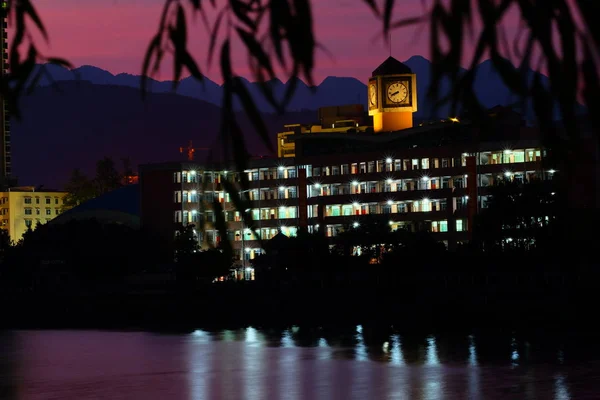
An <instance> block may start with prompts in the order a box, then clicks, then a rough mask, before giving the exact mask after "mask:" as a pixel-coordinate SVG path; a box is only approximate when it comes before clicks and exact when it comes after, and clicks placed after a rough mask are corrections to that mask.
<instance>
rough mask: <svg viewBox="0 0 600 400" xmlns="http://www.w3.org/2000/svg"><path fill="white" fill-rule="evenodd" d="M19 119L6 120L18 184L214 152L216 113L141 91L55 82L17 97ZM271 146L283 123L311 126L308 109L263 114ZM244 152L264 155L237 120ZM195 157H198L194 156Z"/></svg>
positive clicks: (59, 182) (57, 181)
mask: <svg viewBox="0 0 600 400" xmlns="http://www.w3.org/2000/svg"><path fill="white" fill-rule="evenodd" d="M20 107H21V110H22V113H23V118H22V120H21V121H17V120H15V119H13V120H12V121H13V122H12V129H11V131H12V154H13V156H12V161H13V171H14V175H15V176H16V177H18V179H19V184H22V185H41V184H43V185H45V186H46V187H54V188H61V187H63V185H64V184H65V183H66V182H67V181H68V179H69V177H70V174H71V171H72V170H73V169H74V168H81V169H82V171H84V172H85V173H86V174H88V175H90V176H91V175H93V174H94V171H95V164H96V162H97V161H98V160H100V159H101V158H102V157H104V156H111V157H113V159H114V160H115V162H116V163H117V165H118V166H120V165H121V159H122V158H124V157H129V158H130V160H131V164H132V165H133V166H136V165H138V164H140V163H149V162H163V161H173V160H183V159H184V156H182V155H181V154H180V153H179V148H180V147H181V146H183V147H185V146H187V144H188V142H189V141H190V140H193V145H194V147H211V146H212V147H215V146H214V145H215V141H216V138H217V136H218V133H219V125H220V108H219V107H217V106H216V105H214V104H210V103H207V102H205V101H201V100H197V99H194V98H190V97H186V96H180V95H176V94H170V93H149V94H148V96H147V98H146V99H145V100H142V98H141V96H140V91H139V90H138V89H136V88H130V87H124V86H115V85H102V84H98V85H95V84H91V83H89V82H85V81H79V82H73V81H63V82H58V83H57V84H56V85H55V86H48V87H39V88H36V90H35V91H34V92H33V93H32V94H30V95H28V96H25V97H23V98H22V99H21V103H20ZM264 118H265V122H266V125H267V129H268V130H269V133H270V136H271V138H272V144H273V146H275V137H276V133H277V132H279V131H281V129H282V128H283V125H284V124H287V123H295V122H300V123H309V122H314V121H316V120H317V115H316V112H315V111H305V112H297V113H295V112H288V113H286V114H285V115H284V116H278V115H274V114H265V115H264ZM238 121H239V122H240V125H241V126H242V127H244V128H245V129H244V134H245V138H246V143H247V145H248V149H249V151H250V153H251V154H256V155H273V154H269V151H268V149H267V147H266V146H265V145H264V144H263V142H262V140H261V139H260V138H259V137H258V135H257V134H255V132H254V131H253V129H252V128H247V127H250V126H251V124H250V122H249V121H248V119H247V118H246V116H245V115H243V114H242V113H240V114H239V115H238ZM196 154H197V159H198V160H199V162H200V160H201V159H203V158H204V157H205V156H206V153H205V152H201V151H198V152H197V153H196Z"/></svg>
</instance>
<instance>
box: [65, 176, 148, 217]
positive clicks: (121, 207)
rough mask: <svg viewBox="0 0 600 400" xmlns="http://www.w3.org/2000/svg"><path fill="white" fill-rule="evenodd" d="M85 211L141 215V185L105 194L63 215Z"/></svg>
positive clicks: (124, 187) (128, 186) (129, 186)
mask: <svg viewBox="0 0 600 400" xmlns="http://www.w3.org/2000/svg"><path fill="white" fill-rule="evenodd" d="M84 211H117V212H121V213H125V214H130V215H135V216H138V217H139V215H140V188H139V184H135V185H127V186H123V187H122V188H119V189H116V190H113V191H112V192H108V193H105V194H103V195H101V196H98V197H96V198H94V199H91V200H88V201H86V202H85V203H82V204H80V205H78V206H77V207H73V208H72V209H70V210H68V211H66V212H65V213H63V214H62V215H64V216H69V214H75V213H79V212H84Z"/></svg>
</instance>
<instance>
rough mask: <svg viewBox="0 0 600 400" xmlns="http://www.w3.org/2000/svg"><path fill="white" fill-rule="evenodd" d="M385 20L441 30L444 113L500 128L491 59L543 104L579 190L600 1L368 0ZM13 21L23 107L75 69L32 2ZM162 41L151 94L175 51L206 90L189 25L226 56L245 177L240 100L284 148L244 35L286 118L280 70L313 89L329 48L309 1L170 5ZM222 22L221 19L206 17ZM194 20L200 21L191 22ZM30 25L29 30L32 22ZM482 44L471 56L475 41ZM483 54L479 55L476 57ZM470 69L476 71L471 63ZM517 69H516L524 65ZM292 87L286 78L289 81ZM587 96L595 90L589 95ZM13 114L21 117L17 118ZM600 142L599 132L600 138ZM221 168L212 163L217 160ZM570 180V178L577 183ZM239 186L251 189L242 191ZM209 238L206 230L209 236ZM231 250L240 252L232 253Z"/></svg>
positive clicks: (147, 64)
mask: <svg viewBox="0 0 600 400" xmlns="http://www.w3.org/2000/svg"><path fill="white" fill-rule="evenodd" d="M362 2H363V3H364V4H365V5H366V6H367V7H368V8H369V9H370V10H371V12H372V13H373V14H374V16H375V18H377V19H379V20H380V21H381V24H382V35H383V37H384V38H385V39H386V40H387V38H388V34H389V33H390V31H391V30H394V29H400V28H404V27H407V26H415V25H419V24H423V25H424V26H426V28H428V30H429V40H430V46H429V49H430V58H431V61H432V71H431V74H432V77H431V85H430V92H429V93H428V96H429V97H430V99H431V100H433V102H434V103H438V104H439V105H442V104H448V103H450V104H451V105H452V108H453V109H454V110H458V109H459V107H462V108H464V109H467V110H468V111H469V113H470V116H471V118H473V119H474V120H475V121H476V122H477V123H478V124H480V125H483V126H485V124H487V123H489V121H488V116H487V114H486V113H485V112H484V111H485V110H484V108H483V107H482V106H481V104H480V102H479V100H478V98H477V96H476V94H475V93H474V90H473V81H474V78H475V76H474V74H475V68H474V67H475V66H477V65H478V64H479V63H480V62H481V61H482V59H483V57H490V58H491V60H492V62H493V64H494V66H495V68H496V69H497V70H498V72H499V74H500V75H501V77H502V79H503V81H504V83H505V84H506V85H507V86H508V87H509V88H510V89H511V90H512V91H513V92H514V93H516V94H518V95H520V96H521V98H522V101H523V102H525V101H527V100H531V101H532V103H533V107H534V109H535V112H536V115H537V120H538V123H539V125H540V127H541V130H542V132H543V133H544V134H545V140H546V145H547V146H548V147H550V148H552V149H553V150H554V154H555V159H556V160H558V161H559V162H560V164H558V165H555V167H557V169H559V170H561V171H563V172H565V174H564V175H563V176H566V177H567V178H566V180H565V181H564V182H563V186H565V187H567V186H568V185H569V184H571V182H573V176H574V171H575V167H576V161H577V160H578V150H577V149H576V147H574V146H573V143H574V142H576V141H577V140H578V139H581V135H582V134H581V132H582V130H581V129H579V128H580V125H579V121H578V118H577V115H576V112H575V108H576V105H577V99H578V94H581V96H582V98H583V101H584V102H585V104H586V106H587V107H588V117H589V119H590V120H591V122H592V126H593V128H594V131H595V132H596V133H597V132H599V131H600V103H599V102H597V101H595V100H596V99H598V98H600V83H599V82H600V79H599V78H600V68H598V64H597V62H598V61H597V60H598V57H599V56H600V54H599V53H600V52H599V50H598V46H599V44H600V29H598V28H597V25H598V24H597V23H596V20H595V16H596V15H598V14H600V3H599V2H597V1H591V0H553V1H533V2H532V1H524V0H477V1H475V0H429V1H424V2H423V13H422V15H420V16H416V17H415V16H413V17H409V18H404V19H401V20H394V19H393V15H394V11H395V10H396V6H397V5H400V4H401V3H400V2H398V1H395V0H386V1H385V2H384V5H383V7H381V6H380V5H379V4H378V2H375V1H374V0H362ZM6 4H7V7H6V8H4V9H2V12H4V13H7V15H8V16H9V19H11V21H13V20H14V21H15V29H16V31H15V35H14V39H13V41H12V43H11V46H10V49H11V52H10V65H11V73H10V74H9V75H8V76H6V77H5V76H2V77H1V78H0V79H1V80H0V83H1V85H0V90H1V93H2V94H3V95H4V96H5V97H6V98H7V99H9V105H11V106H12V107H13V108H15V107H16V104H17V101H16V100H17V98H18V96H20V95H21V94H22V93H23V92H24V90H25V89H26V88H27V87H30V86H31V83H30V82H31V81H33V82H36V81H37V79H39V76H41V75H40V74H42V73H43V70H41V71H40V72H39V73H38V75H37V76H35V77H33V76H32V74H33V71H34V67H35V63H36V61H38V60H40V59H42V60H46V61H49V62H53V63H57V64H62V65H68V63H67V62H66V61H64V60H60V59H52V58H44V57H42V56H41V55H40V53H39V51H38V50H37V48H36V47H35V45H34V44H33V43H32V41H31V39H30V38H31V37H32V36H31V35H30V34H29V33H30V30H31V29H32V28H31V27H30V26H29V25H27V24H26V21H28V22H29V20H30V21H32V22H33V24H34V25H35V28H36V29H37V30H38V31H39V32H41V33H42V35H43V37H44V38H45V39H47V37H46V36H47V35H46V31H45V29H44V27H43V25H42V23H41V21H40V18H39V17H38V16H37V14H36V12H35V10H34V8H33V6H32V4H31V2H30V0H18V1H17V0H8V1H7V3H6ZM164 4H165V5H164V9H163V12H162V15H161V18H160V22H159V26H158V30H157V33H156V35H154V37H153V38H152V40H151V42H150V45H149V47H148V49H147V52H146V56H145V59H144V61H143V67H142V75H143V76H144V78H143V79H142V82H141V85H142V88H145V86H146V84H147V79H146V78H145V77H147V76H152V75H155V74H156V73H157V72H158V70H159V67H160V65H161V62H162V61H163V59H164V56H165V55H166V54H167V53H170V54H171V55H172V56H173V59H174V66H175V68H174V81H175V84H177V81H178V80H179V79H180V78H181V76H182V74H183V71H184V69H186V70H187V71H188V72H189V73H190V74H191V75H192V76H194V77H195V78H196V79H198V80H202V78H203V73H202V71H201V70H200V68H199V67H198V65H197V63H196V62H195V60H194V58H193V57H192V56H191V54H190V52H189V50H188V29H187V27H188V18H189V17H190V14H191V15H192V16H195V15H199V16H201V18H202V21H203V23H204V24H205V26H206V28H207V29H208V30H209V32H210V33H209V35H210V38H211V39H210V43H209V45H208V49H207V56H208V61H209V64H210V62H211V60H212V58H213V57H214V54H215V52H216V51H219V50H218V49H219V46H220V51H219V53H220V70H221V74H222V78H223V82H224V88H225V92H224V96H223V106H222V123H221V135H220V137H221V140H220V141H219V143H220V149H216V150H218V151H219V152H220V153H222V154H221V157H220V158H221V159H222V161H225V162H226V163H232V164H233V165H234V166H235V168H236V170H238V171H244V170H245V169H246V166H247V162H248V158H249V155H248V152H247V149H246V143H245V141H244V137H243V135H242V133H241V127H240V125H239V123H238V122H237V120H236V116H235V113H234V112H233V102H234V97H235V98H237V99H238V100H239V101H240V103H241V104H242V106H243V109H244V110H245V112H246V113H247V114H248V117H249V118H250V120H251V121H252V124H253V126H254V129H255V130H256V132H257V133H258V136H259V138H260V139H261V140H262V141H264V143H265V144H266V145H267V146H272V142H271V141H270V140H269V138H268V135H267V130H266V128H265V124H264V121H263V120H262V117H261V115H260V113H259V112H258V110H257V108H256V106H255V104H254V101H253V99H252V97H251V95H250V94H249V93H248V91H247V89H246V88H245V86H244V85H243V83H242V81H241V79H240V78H239V76H238V75H237V74H236V71H235V69H234V67H233V66H232V64H231V51H232V50H231V41H232V39H233V38H234V36H235V37H236V38H238V39H240V40H241V42H242V43H243V46H244V47H245V48H246V50H247V52H248V56H249V57H248V60H249V61H248V63H249V66H250V67H251V70H252V72H253V74H254V78H255V80H257V81H259V82H262V83H263V85H262V89H263V90H262V92H263V95H264V96H265V98H266V99H267V100H268V101H269V102H270V103H271V104H272V105H273V107H274V108H275V109H276V110H277V111H279V112H283V111H284V109H285V107H286V105H287V104H288V102H289V100H290V99H291V96H292V94H293V92H294V90H295V85H294V84H291V85H289V87H288V91H287V92H286V93H285V95H284V96H283V98H282V99H277V98H276V97H275V95H274V92H273V91H272V87H271V86H270V85H268V84H267V82H268V80H270V79H272V78H275V70H276V69H277V67H279V69H281V70H283V71H284V74H286V75H287V76H286V77H283V78H290V79H291V80H290V81H291V82H293V83H296V82H297V79H294V78H296V77H303V78H304V79H305V80H306V81H307V83H308V84H309V86H312V84H313V79H312V72H313V69H314V66H315V51H316V50H317V49H319V48H322V46H320V44H319V42H318V40H317V38H316V37H315V35H314V26H313V21H312V8H311V4H312V2H311V1H309V0H281V1H270V0H235V1H228V2H217V1H214V0H211V1H199V0H165V2H164ZM207 9H211V10H212V11H214V12H215V18H214V20H213V21H212V23H211V21H209V19H208V17H207V14H206V11H207ZM509 10H514V11H515V13H516V14H517V15H518V17H519V21H518V26H519V31H518V34H517V36H516V38H515V39H514V41H513V42H512V43H510V42H509V40H508V39H507V37H506V31H505V30H506V26H505V25H506V23H507V22H506V20H507V15H508V13H509ZM190 11H191V12H193V14H192V13H191V12H190ZM26 17H28V18H29V20H28V19H27V18H26ZM467 40H469V41H471V42H473V43H474V46H469V47H467V46H466V45H465V44H466V41H467ZM26 45H29V47H28V50H27V51H26V53H27V56H26V58H25V59H23V60H22V59H21V52H22V51H23V46H26ZM470 48H472V49H473V50H469V49H470ZM465 60H466V62H467V63H468V70H467V72H466V73H463V72H461V64H462V63H464V62H465ZM515 65H516V67H515ZM530 67H533V68H534V69H544V70H545V72H547V74H548V76H549V78H550V85H549V86H548V87H547V86H545V85H544V84H543V83H542V81H541V79H540V77H539V75H536V76H535V77H534V78H533V79H529V77H528V76H527V72H528V69H529V68H530ZM446 78H448V79H450V81H451V82H452V84H453V90H452V92H451V93H450V95H448V96H447V97H444V98H441V96H440V93H439V90H440V87H442V86H443V85H442V84H441V83H442V81H443V80H444V79H446ZM284 80H285V79H284ZM581 88H583V90H582V91H581V93H579V92H580V90H581ZM555 101H556V102H557V103H558V106H559V109H560V112H561V116H562V119H563V121H564V127H565V131H566V135H561V134H560V130H559V129H558V128H557V127H556V126H555V125H554V124H553V123H552V119H553V118H552V116H553V104H554V102H555ZM13 111H15V112H16V111H18V110H16V109H14V110H13ZM598 138H599V136H598V135H597V134H596V139H598ZM211 160H214V154H211V155H210V156H209V158H208V160H207V162H208V163H210V161H211ZM569 176H570V178H569ZM247 179H248V177H247V176H246V174H241V180H240V182H238V185H234V184H229V183H226V184H225V185H224V188H225V190H226V191H227V192H229V194H230V196H231V198H232V200H233V202H234V204H235V207H236V209H237V210H240V211H241V210H246V209H247V208H248V207H247V206H248V202H247V199H246V198H245V196H242V195H241V194H240V192H243V191H244V190H247V188H248V181H247ZM238 186H239V187H238ZM220 207H221V205H220V203H218V202H216V203H214V204H213V208H214V209H215V210H214V211H215V215H217V218H218V219H217V221H216V226H217V227H218V229H219V230H220V231H221V232H220V235H221V237H226V227H227V224H226V222H225V220H224V217H223V213H222V212H220V211H221V210H220ZM242 217H243V220H244V222H245V225H246V226H248V227H249V228H251V229H254V223H253V221H252V216H251V214H250V213H247V212H243V213H242ZM199 229H200V230H202V229H203V226H200V227H199ZM225 250H226V251H227V252H228V253H229V252H231V248H230V246H228V245H227V244H226V243H225Z"/></svg>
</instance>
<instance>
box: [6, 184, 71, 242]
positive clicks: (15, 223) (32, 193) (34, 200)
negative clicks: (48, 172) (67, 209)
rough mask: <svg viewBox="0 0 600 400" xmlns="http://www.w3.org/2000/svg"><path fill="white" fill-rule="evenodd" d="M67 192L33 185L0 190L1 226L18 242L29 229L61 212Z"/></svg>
mask: <svg viewBox="0 0 600 400" xmlns="http://www.w3.org/2000/svg"><path fill="white" fill-rule="evenodd" d="M66 194H67V193H66V192H59V191H52V190H39V191H38V190H36V188H35V187H33V186H23V187H14V188H10V189H8V190H7V191H5V192H0V197H1V199H2V200H1V201H0V203H1V204H0V207H1V208H0V210H1V211H0V214H1V215H2V224H1V226H0V227H1V228H2V229H5V230H7V231H8V234H9V235H10V238H11V240H13V241H15V242H17V241H19V240H20V239H21V238H22V237H23V233H25V232H26V231H27V229H29V228H31V229H34V228H35V226H36V225H37V223H38V222H39V223H41V224H45V223H47V222H49V221H50V220H52V219H54V218H55V217H56V216H57V215H59V214H60V213H61V209H62V207H63V199H64V197H65V196H66Z"/></svg>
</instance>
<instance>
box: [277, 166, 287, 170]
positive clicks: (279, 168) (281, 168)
mask: <svg viewBox="0 0 600 400" xmlns="http://www.w3.org/2000/svg"><path fill="white" fill-rule="evenodd" d="M277 169H278V170H279V171H283V170H284V169H285V168H284V167H282V166H281V165H280V166H279V167H278V168H277Z"/></svg>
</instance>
